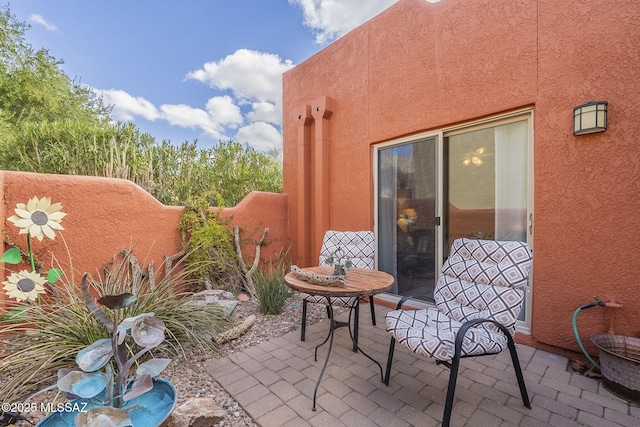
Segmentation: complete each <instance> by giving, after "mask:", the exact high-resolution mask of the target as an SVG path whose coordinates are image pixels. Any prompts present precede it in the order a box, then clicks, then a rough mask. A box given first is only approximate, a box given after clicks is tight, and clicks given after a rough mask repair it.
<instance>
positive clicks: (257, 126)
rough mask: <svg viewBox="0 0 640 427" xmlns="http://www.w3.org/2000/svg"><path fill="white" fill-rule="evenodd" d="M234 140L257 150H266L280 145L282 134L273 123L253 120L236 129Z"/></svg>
mask: <svg viewBox="0 0 640 427" xmlns="http://www.w3.org/2000/svg"><path fill="white" fill-rule="evenodd" d="M236 140H237V141H238V142H240V143H243V144H244V143H247V144H249V145H251V146H252V147H253V148H255V149H256V150H258V151H262V152H267V151H269V150H270V149H272V148H281V147H282V134H281V133H280V131H278V129H276V128H275V127H274V126H273V125H270V124H269V123H265V122H254V123H251V124H249V125H247V126H244V127H242V128H240V129H239V130H238V133H237V134H236Z"/></svg>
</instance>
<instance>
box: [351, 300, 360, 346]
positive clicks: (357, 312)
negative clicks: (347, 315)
mask: <svg viewBox="0 0 640 427" xmlns="http://www.w3.org/2000/svg"><path fill="white" fill-rule="evenodd" d="M353 310H354V314H355V316H356V318H355V319H354V320H353V352H354V353H357V352H358V328H359V326H360V320H359V319H360V303H359V302H358V301H356V306H355V307H354V309H353Z"/></svg>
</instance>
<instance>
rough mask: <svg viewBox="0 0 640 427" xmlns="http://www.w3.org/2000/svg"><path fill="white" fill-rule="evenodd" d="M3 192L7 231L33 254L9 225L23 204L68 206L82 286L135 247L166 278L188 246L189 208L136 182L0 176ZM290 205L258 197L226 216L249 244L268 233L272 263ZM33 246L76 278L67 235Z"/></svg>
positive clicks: (266, 251) (284, 243)
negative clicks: (184, 220)
mask: <svg viewBox="0 0 640 427" xmlns="http://www.w3.org/2000/svg"><path fill="white" fill-rule="evenodd" d="M0 189H1V190H2V202H3V203H1V204H0V214H2V220H3V221H2V223H3V224H4V229H5V230H6V231H7V232H8V235H9V237H10V238H11V239H12V240H13V241H15V242H16V243H18V244H20V245H21V246H22V247H23V248H26V237H25V235H18V234H17V233H18V231H19V230H18V228H17V227H15V226H14V225H13V224H12V223H10V222H8V221H6V218H8V217H9V216H11V215H13V213H14V212H13V209H14V208H15V206H16V204H17V203H26V202H27V201H28V200H29V199H30V198H32V197H34V196H37V197H45V196H47V197H51V199H52V202H54V203H55V202H61V203H62V206H63V211H64V212H65V213H67V216H65V217H64V219H63V220H62V226H63V227H64V231H63V232H62V236H63V237H64V240H65V241H66V243H67V245H68V247H69V253H70V254H71V256H72V262H73V271H75V275H76V277H75V279H76V282H78V283H79V281H80V278H81V275H82V273H83V272H85V271H87V272H89V273H90V274H97V272H98V271H99V270H100V269H101V268H102V266H103V264H105V263H107V262H109V261H110V260H111V259H112V257H113V256H114V255H115V254H117V253H119V252H120V251H121V250H123V249H128V248H134V255H136V256H137V258H138V260H139V261H140V263H141V264H142V265H143V266H147V265H148V264H149V262H150V261H151V260H153V261H154V265H155V268H156V269H157V271H158V274H161V273H162V271H164V267H163V265H162V263H163V261H164V257H165V255H173V254H175V253H176V252H178V251H179V250H180V249H181V248H182V245H181V237H180V232H179V230H178V221H179V218H180V214H181V212H182V209H183V208H182V207H180V206H165V205H163V204H161V203H159V202H158V201H157V200H156V199H154V198H153V197H152V196H151V195H150V194H149V193H147V192H146V191H145V190H143V189H142V188H140V187H139V186H137V185H136V184H134V183H132V182H130V181H126V180H121V179H111V178H96V177H87V176H68V175H46V174H34V173H22V172H7V171H0ZM286 203H287V198H286V196H285V195H283V194H274V193H261V192H254V193H251V194H249V195H248V196H247V197H246V198H245V199H244V200H242V201H241V202H240V203H239V204H238V205H236V206H235V207H233V208H226V209H224V210H223V211H222V213H223V215H225V216H227V217H230V218H231V224H232V225H238V226H240V227H241V228H242V229H244V230H246V231H243V232H242V233H241V237H242V238H245V237H249V234H250V232H252V231H254V230H256V229H257V232H256V234H255V236H254V239H255V240H257V239H259V238H260V237H261V235H262V230H263V228H264V227H269V235H268V238H267V240H269V241H271V244H269V245H267V246H265V247H263V249H262V256H261V258H262V259H269V258H270V257H273V256H274V254H275V253H276V252H278V251H279V250H280V249H281V248H283V247H284V248H285V249H286V248H287V247H288V245H289V242H288V235H287V227H288V226H287V219H286V211H287V209H286ZM32 241H33V245H34V251H36V252H37V251H39V250H40V249H42V248H44V249H46V251H45V254H48V253H49V252H52V253H53V254H55V256H56V258H57V259H58V260H59V261H60V262H61V265H62V267H63V270H65V273H67V274H68V273H69V272H70V269H69V267H68V263H69V258H68V255H67V250H66V248H65V246H64V242H63V240H62V239H61V238H60V237H56V239H55V240H53V241H52V240H50V239H47V238H45V239H44V240H43V241H42V242H39V241H37V240H35V239H32ZM254 252H255V247H254V245H252V244H247V245H245V246H244V247H243V255H244V258H245V260H246V261H247V262H251V261H252V260H253V254H254ZM43 258H44V257H43ZM43 261H44V262H50V259H49V258H48V257H47V258H44V259H43ZM14 267H15V266H12V265H8V264H5V265H4V268H3V269H2V273H1V274H0V276H1V278H2V280H5V277H6V276H7V275H9V274H10V271H9V270H12V269H14ZM4 298H5V294H4V292H0V301H2V299H4Z"/></svg>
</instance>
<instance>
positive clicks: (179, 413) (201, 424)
mask: <svg viewBox="0 0 640 427" xmlns="http://www.w3.org/2000/svg"><path fill="white" fill-rule="evenodd" d="M226 415H227V411H225V410H224V409H222V408H220V407H219V406H218V405H216V403H215V401H214V400H213V399H212V398H210V397H197V398H194V399H190V400H189V401H188V402H187V403H185V404H183V405H180V406H179V407H177V408H176V409H175V410H174V411H173V414H172V415H171V418H169V424H168V427H210V426H213V425H217V424H218V423H220V421H222V420H224V419H225V417H226Z"/></svg>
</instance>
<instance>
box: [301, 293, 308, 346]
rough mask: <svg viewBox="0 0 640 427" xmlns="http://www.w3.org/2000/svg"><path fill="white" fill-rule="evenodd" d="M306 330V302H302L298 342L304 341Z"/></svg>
mask: <svg viewBox="0 0 640 427" xmlns="http://www.w3.org/2000/svg"><path fill="white" fill-rule="evenodd" d="M306 330H307V300H302V326H301V328H300V331H301V332H300V341H304V338H305V332H306Z"/></svg>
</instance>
